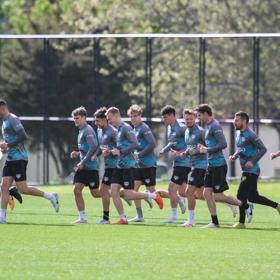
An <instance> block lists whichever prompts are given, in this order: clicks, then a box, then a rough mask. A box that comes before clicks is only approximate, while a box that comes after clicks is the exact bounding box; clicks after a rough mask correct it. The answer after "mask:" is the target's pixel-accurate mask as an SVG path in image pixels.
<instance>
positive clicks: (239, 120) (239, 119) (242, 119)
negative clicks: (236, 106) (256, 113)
mask: <svg viewBox="0 0 280 280" xmlns="http://www.w3.org/2000/svg"><path fill="white" fill-rule="evenodd" d="M248 123H249V115H248V114H247V113H246V112H243V111H239V112H237V113H236V114H235V116H234V127H235V129H236V130H243V129H245V128H246V127H247V126H248Z"/></svg>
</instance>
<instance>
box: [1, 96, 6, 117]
mask: <svg viewBox="0 0 280 280" xmlns="http://www.w3.org/2000/svg"><path fill="white" fill-rule="evenodd" d="M7 113H8V104H7V102H6V101H5V100H3V99H0V118H1V119H3V118H5V117H6V116H7Z"/></svg>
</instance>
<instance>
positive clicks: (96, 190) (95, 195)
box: [90, 189, 100, 198]
mask: <svg viewBox="0 0 280 280" xmlns="http://www.w3.org/2000/svg"><path fill="white" fill-rule="evenodd" d="M90 192H91V195H92V196H93V197H95V198H98V197H100V192H99V191H98V189H92V190H90Z"/></svg>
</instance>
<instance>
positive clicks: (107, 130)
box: [106, 124, 118, 134]
mask: <svg viewBox="0 0 280 280" xmlns="http://www.w3.org/2000/svg"><path fill="white" fill-rule="evenodd" d="M106 132H107V133H108V134H113V133H117V132H118V130H117V129H116V128H115V127H114V126H112V125H111V124H109V125H108V127H107V129H106Z"/></svg>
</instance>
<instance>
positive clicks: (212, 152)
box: [197, 104, 241, 228]
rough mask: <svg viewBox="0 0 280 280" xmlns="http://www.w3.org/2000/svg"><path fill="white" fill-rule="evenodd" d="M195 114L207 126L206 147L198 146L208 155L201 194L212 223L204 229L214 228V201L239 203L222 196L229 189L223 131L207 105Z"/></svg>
mask: <svg viewBox="0 0 280 280" xmlns="http://www.w3.org/2000/svg"><path fill="white" fill-rule="evenodd" d="M197 113H198V118H199V119H200V120H201V121H202V122H203V123H204V124H206V125H207V128H206V133H205V143H206V145H202V144H200V145H199V150H200V152H201V153H207V155H208V166H207V170H206V175H205V182H204V184H205V189H204V192H203V194H204V197H205V200H206V202H207V206H208V209H209V212H210V214H211V219H212V222H211V223H209V224H208V225H206V227H208V228H216V227H219V221H218V217H217V211H216V203H215V201H222V202H226V203H229V204H231V205H236V206H240V205H241V201H240V200H237V199H235V198H234V197H230V196H225V195H224V194H223V192H224V191H225V190H228V188H229V187H228V184H227V181H226V175H227V164H226V161H225V158H224V155H223V149H225V148H226V147H227V142H226V139H225V136H224V134H223V129H222V127H221V126H220V124H219V122H218V121H217V120H216V119H214V117H213V114H212V108H211V107H210V106H209V105H208V104H201V105H199V106H198V108H197ZM213 194H214V195H213Z"/></svg>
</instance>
